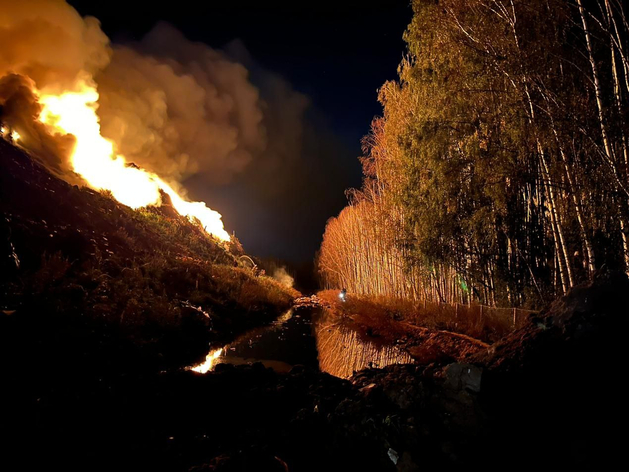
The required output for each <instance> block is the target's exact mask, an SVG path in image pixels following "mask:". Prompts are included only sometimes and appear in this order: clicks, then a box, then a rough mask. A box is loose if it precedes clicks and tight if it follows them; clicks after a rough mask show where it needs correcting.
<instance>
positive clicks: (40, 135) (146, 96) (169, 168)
mask: <svg viewBox="0 0 629 472" xmlns="http://www.w3.org/2000/svg"><path fill="white" fill-rule="evenodd" d="M0 44H2V48H1V50H0V107H1V110H0V111H1V115H0V120H2V128H3V137H4V138H5V139H9V140H12V141H15V142H17V143H19V145H20V146H22V147H24V148H25V149H27V150H29V151H31V152H33V154H34V155H36V156H38V158H39V159H41V161H42V162H43V163H44V164H45V165H46V166H47V167H48V168H49V169H50V170H51V171H53V172H54V173H55V174H56V175H58V176H62V177H63V178H64V179H65V180H67V181H68V182H71V183H82V184H87V185H88V186H90V187H91V188H93V189H96V190H109V191H110V192H112V194H113V195H114V197H115V198H116V199H117V200H118V201H120V202H121V203H123V204H125V205H128V206H130V207H132V208H139V207H143V206H147V205H158V204H159V203H160V201H161V195H163V194H164V193H165V194H167V195H168V196H169V197H170V200H171V201H172V205H173V206H174V207H175V208H176V209H177V211H178V212H179V213H180V214H182V215H184V216H189V217H194V218H197V219H198V220H199V221H200V222H201V224H202V226H203V227H204V228H205V229H206V231H207V232H208V233H210V234H212V235H214V236H215V237H216V238H218V239H219V240H222V241H227V240H229V235H228V233H227V232H226V231H225V230H224V228H223V223H222V221H221V215H220V214H219V213H217V212H215V211H213V210H211V209H210V208H208V207H207V206H206V205H205V204H204V203H202V202H190V201H188V200H187V199H186V197H185V189H184V188H183V187H182V186H181V182H182V181H183V180H184V179H185V178H187V177H189V176H191V175H198V174H203V175H204V176H208V179H209V180H210V181H214V182H221V181H227V180H229V179H230V178H231V177H232V176H233V175H234V174H235V173H238V172H241V171H242V170H243V169H244V168H245V167H246V166H247V165H248V164H249V163H250V162H251V161H252V160H253V159H254V158H255V157H256V156H258V155H259V154H260V152H261V151H262V150H264V149H265V148H266V147H267V138H268V137H267V133H266V129H265V127H264V126H263V124H262V120H263V111H262V110H263V109H264V104H263V103H262V102H261V100H260V97H259V93H258V90H257V89H256V88H255V87H254V86H253V85H252V84H251V83H250V81H249V78H248V71H247V70H246V69H245V67H244V66H242V65H240V64H238V63H236V62H233V61H232V60H230V59H228V58H227V57H226V56H225V55H223V54H222V53H220V52H218V51H215V50H213V49H211V48H209V47H207V46H205V45H202V44H196V43H192V42H190V41H188V40H187V39H186V38H185V37H183V35H182V34H181V33H179V32H178V31H177V30H175V29H174V28H172V27H170V26H168V25H166V24H160V25H157V26H156V27H155V28H154V29H153V31H152V32H151V33H149V34H148V35H147V36H146V38H144V40H143V41H142V42H141V43H138V44H136V45H132V46H112V45H111V44H110V42H109V39H108V38H107V36H106V35H105V34H104V33H103V32H102V31H101V29H100V24H99V22H98V20H97V19H95V18H91V17H86V18H82V17H81V16H80V15H79V14H78V13H77V12H76V11H75V10H74V9H73V8H72V7H71V6H70V5H68V4H67V3H66V2H65V1H62V0H28V1H24V2H14V1H7V0H0Z"/></svg>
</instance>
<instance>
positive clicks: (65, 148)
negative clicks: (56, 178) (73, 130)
mask: <svg viewBox="0 0 629 472" xmlns="http://www.w3.org/2000/svg"><path fill="white" fill-rule="evenodd" d="M33 89H34V83H33V81H32V80H31V79H29V78H28V77H25V76H23V75H17V74H8V75H5V76H4V77H2V78H0V104H2V115H3V116H2V117H1V118H2V121H3V126H4V127H6V128H7V129H11V130H18V132H19V134H20V136H22V139H24V140H25V141H26V142H28V143H29V148H30V149H31V151H33V153H34V155H35V156H36V157H37V158H38V159H40V160H42V159H43V162H44V163H45V164H46V165H47V166H48V167H49V168H50V169H51V170H53V171H54V173H56V174H57V175H60V176H61V175H67V174H68V171H69V169H70V166H69V163H68V160H69V158H70V155H71V153H72V149H73V148H74V143H75V139H74V136H71V135H67V134H50V132H49V130H48V129H47V127H46V126H45V125H44V124H43V123H41V122H40V121H39V120H38V119H37V118H38V116H39V114H40V113H41V110H42V107H41V105H40V104H39V102H38V100H37V96H36V95H35V93H34V92H33Z"/></svg>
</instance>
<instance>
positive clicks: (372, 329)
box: [311, 290, 489, 367]
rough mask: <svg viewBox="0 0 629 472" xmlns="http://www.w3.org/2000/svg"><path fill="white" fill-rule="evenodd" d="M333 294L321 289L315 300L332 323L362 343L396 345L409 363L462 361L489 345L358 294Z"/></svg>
mask: <svg viewBox="0 0 629 472" xmlns="http://www.w3.org/2000/svg"><path fill="white" fill-rule="evenodd" d="M336 294H337V292H335V291H332V290H328V291H325V292H321V293H320V295H321V297H317V298H316V301H315V302H316V303H319V304H321V305H322V306H324V307H325V309H326V311H327V312H328V313H329V314H330V316H329V322H330V323H331V324H334V325H337V326H344V327H345V328H346V329H348V330H351V331H353V332H356V333H357V334H358V335H359V336H360V338H361V339H362V340H363V341H364V342H368V343H374V344H376V345H378V344H379V345H381V346H396V349H397V350H398V351H401V352H403V353H404V355H406V356H407V358H408V360H407V362H409V363H410V362H416V363H419V364H426V365H427V364H432V363H442V364H443V363H449V362H457V361H458V362H463V361H465V360H466V359H467V358H468V357H470V356H472V355H473V354H476V353H478V352H481V351H484V350H485V349H487V348H488V347H489V344H487V343H485V342H483V341H480V340H478V339H475V338H473V337H471V336H467V335H465V334H461V333H455V332H451V331H445V330H442V329H437V328H435V327H433V328H426V327H422V326H417V325H415V324H411V323H409V322H407V321H404V316H402V315H400V316H397V315H396V313H397V312H395V311H393V312H392V311H391V308H390V307H388V306H386V305H380V304H378V303H376V302H374V301H371V300H365V299H360V298H357V297H350V298H349V299H348V301H347V302H341V301H339V299H338V297H337V296H336ZM311 303H314V302H311ZM398 318H399V319H398ZM387 364H388V363H387ZM382 365H386V364H381V365H380V366H382ZM365 367H366V366H365Z"/></svg>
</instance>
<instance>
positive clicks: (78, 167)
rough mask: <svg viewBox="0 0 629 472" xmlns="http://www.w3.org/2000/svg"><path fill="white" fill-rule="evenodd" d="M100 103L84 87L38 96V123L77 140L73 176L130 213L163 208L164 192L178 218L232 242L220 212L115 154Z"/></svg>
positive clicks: (91, 92)
mask: <svg viewBox="0 0 629 472" xmlns="http://www.w3.org/2000/svg"><path fill="white" fill-rule="evenodd" d="M98 98H99V96H98V91H97V90H96V88H95V87H93V86H90V85H87V84H82V85H81V86H80V91H79V92H65V93H62V94H61V95H47V94H43V95H41V96H40V103H41V104H42V106H43V109H42V112H41V114H40V116H39V120H40V121H41V122H43V123H46V124H47V125H49V126H51V127H52V128H54V129H56V130H58V131H62V132H64V133H68V134H72V135H74V136H75V137H76V146H75V148H74V151H73V154H72V166H73V168H74V171H75V172H77V173H78V174H80V175H81V176H82V177H83V178H84V179H85V180H86V181H87V182H88V183H89V185H90V186H92V187H93V188H95V189H97V190H101V189H104V190H109V191H111V193H112V194H113V196H114V198H116V200H118V201H119V202H120V203H123V204H125V205H127V206H130V207H131V208H140V207H143V206H147V205H157V204H159V203H160V200H161V198H160V193H159V190H160V189H161V190H162V191H164V192H165V193H167V194H168V195H169V196H170V198H171V200H172V203H173V206H174V207H175V209H176V210H177V211H178V212H179V213H180V214H182V215H184V216H186V217H188V218H192V217H195V218H197V219H198V220H199V221H200V222H201V224H202V225H203V227H204V228H205V230H206V231H207V232H208V233H210V234H212V235H213V236H215V237H216V238H218V239H219V240H221V241H228V240H229V234H228V233H227V232H226V231H225V229H224V227H223V222H222V220H221V214H220V213H218V212H216V211H214V210H211V209H210V208H208V207H207V206H206V205H205V203H203V202H189V201H186V200H184V199H183V198H182V197H181V196H179V194H177V192H176V191H175V190H174V189H173V188H172V187H171V186H170V185H168V184H166V183H165V182H164V181H163V180H162V179H160V178H159V177H158V176H157V175H155V174H153V173H151V172H148V171H145V170H143V169H138V168H136V167H132V166H128V165H127V161H126V160H125V158H124V157H123V156H121V155H118V154H116V152H115V146H114V143H112V142H111V141H109V140H108V139H106V138H104V137H102V136H101V134H100V122H99V119H98V115H97V114H96V109H97V107H98Z"/></svg>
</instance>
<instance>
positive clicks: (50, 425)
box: [0, 142, 629, 471]
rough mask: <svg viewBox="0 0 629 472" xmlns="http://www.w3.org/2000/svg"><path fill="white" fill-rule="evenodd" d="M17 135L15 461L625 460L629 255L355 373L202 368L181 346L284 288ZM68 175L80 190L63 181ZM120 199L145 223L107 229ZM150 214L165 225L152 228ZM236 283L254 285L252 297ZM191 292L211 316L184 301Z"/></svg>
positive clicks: (11, 293)
mask: <svg viewBox="0 0 629 472" xmlns="http://www.w3.org/2000/svg"><path fill="white" fill-rule="evenodd" d="M6 146H8V144H6V143H3V142H0V151H1V152H0V157H1V158H2V161H1V162H2V166H3V169H2V170H3V172H2V173H1V174H0V185H1V186H0V192H2V199H1V200H0V202H1V203H0V208H1V209H2V211H3V216H4V218H5V220H4V221H5V222H6V223H4V224H5V226H3V230H4V231H5V232H4V233H3V237H6V242H7V244H6V246H4V249H5V253H3V254H2V256H3V260H2V263H3V272H2V284H3V285H2V290H3V291H2V295H3V299H2V303H3V306H2V307H1V308H2V311H0V376H1V378H2V383H1V388H0V418H1V428H0V448H1V449H2V450H1V454H0V469H2V470H38V469H44V468H45V469H61V470H66V471H71V470H165V471H166V470H168V471H171V470H173V471H186V470H198V471H211V470H217V471H229V470H248V471H249V470H251V471H253V470H255V471H263V470H279V471H284V470H290V471H314V470H317V471H318V470H322V469H323V470H345V471H347V470H366V471H369V470H374V471H387V470H391V471H395V470H398V471H415V470H437V469H439V470H443V469H446V470H448V469H454V468H457V469H461V468H463V467H465V468H472V467H473V468H483V469H485V470H498V469H500V470H503V469H505V468H508V469H515V470H523V469H531V468H533V467H535V468H543V469H550V468H561V469H568V468H570V469H587V470H591V469H598V470H606V469H611V468H612V466H615V465H616V464H617V463H622V462H621V459H622V457H623V454H622V453H623V448H622V446H623V445H624V435H623V434H622V430H623V427H624V424H625V419H626V416H627V414H626V413H627V409H626V406H625V405H626V403H625V402H624V401H623V398H621V395H622V393H624V389H623V388H622V379H623V378H624V372H625V359H626V348H625V345H626V332H627V316H628V315H629V299H628V298H627V294H628V293H629V279H627V277H626V276H625V275H624V274H617V273H600V274H599V275H598V276H597V277H596V278H595V280H594V281H593V282H592V283H590V284H589V285H586V286H581V287H577V288H575V289H573V290H572V291H571V293H570V294H569V295H568V296H566V297H564V298H562V299H561V300H559V301H557V302H556V303H555V304H554V305H553V306H551V307H550V308H549V309H547V310H545V311H544V312H542V313H541V314H539V315H535V316H533V317H530V318H529V319H528V320H527V322H526V324H525V326H524V327H522V328H521V329H519V330H517V331H515V332H513V333H511V334H510V335H508V336H506V337H505V338H503V339H501V340H500V341H498V342H497V343H495V344H493V345H492V346H490V347H489V349H482V350H478V352H476V353H475V354H471V355H469V356H467V357H465V359H460V360H458V361H456V362H452V361H451V360H444V359H443V358H441V359H433V360H431V363H424V364H420V365H396V366H389V367H387V368H384V369H368V370H364V371H361V372H359V373H357V374H356V375H355V376H354V377H353V378H352V379H351V380H350V381H345V380H340V379H337V378H334V377H331V376H329V375H327V374H323V373H320V372H317V371H313V370H307V369H304V368H301V367H299V366H298V367H295V368H294V369H293V370H292V371H291V372H290V373H289V374H277V373H275V372H273V371H272V370H269V369H265V368H264V367H263V366H262V365H260V364H256V365H253V366H239V367H232V366H219V367H217V369H216V371H215V372H210V373H208V374H205V375H201V374H196V373H194V372H190V371H183V370H181V369H178V368H177V366H182V365H186V364H187V363H188V362H189V361H190V360H191V359H193V358H196V357H198V355H199V353H200V347H201V346H202V345H205V346H206V347H207V344H206V343H207V342H208V340H209V339H210V338H212V336H216V337H220V336H226V334H225V333H228V332H234V331H235V328H234V326H235V325H237V326H242V325H243V324H242V323H240V322H238V321H237V320H238V319H243V318H242V317H244V318H245V319H248V320H252V319H253V320H255V321H258V322H259V321H261V320H262V317H258V315H260V314H262V313H267V314H268V316H271V314H272V313H273V310H271V309H270V307H272V306H277V305H275V304H276V303H277V300H278V298H277V296H278V295H275V298H274V297H272V296H271V295H269V293H270V292H271V289H270V288H269V287H267V286H264V285H263V282H261V281H259V280H258V279H257V278H252V277H250V276H249V275H247V274H246V273H245V272H243V271H242V270H241V269H239V268H237V267H235V266H234V269H235V271H236V272H235V274H237V275H233V274H232V272H226V271H227V269H224V268H223V269H220V268H216V267H219V266H220V265H219V264H214V263H208V262H207V259H209V258H210V255H211V254H223V255H222V256H220V257H223V256H224V257H226V258H227V259H226V260H227V261H229V260H233V257H232V256H230V255H229V251H226V250H224V249H221V248H219V247H217V246H216V245H215V244H214V245H213V246H212V245H210V243H209V242H207V243H206V242H204V241H205V240H203V239H201V240H199V239H194V238H193V239H190V242H191V244H192V246H186V247H194V248H195V249H194V252H192V253H187V254H181V253H180V252H177V251H176V250H175V249H174V247H175V245H176V244H179V243H180V242H181V241H182V238H183V237H189V235H190V234H191V232H192V233H193V230H188V229H187V227H186V229H183V230H179V229H178V230H177V231H178V232H174V233H169V231H171V229H172V225H173V224H174V223H173V222H172V220H170V219H163V218H161V217H160V218H158V219H157V220H155V219H153V217H151V216H150V215H149V216H147V215H136V214H134V213H131V212H130V213H128V214H127V212H129V210H127V209H125V208H124V207H121V206H120V205H118V204H116V203H115V202H113V200H111V199H110V198H108V197H107V196H104V195H100V194H94V192H91V191H88V190H84V189H79V188H75V187H72V186H68V185H67V184H65V183H63V182H61V181H58V180H55V179H54V178H52V177H50V178H49V176H48V175H47V174H46V172H45V170H43V169H42V168H40V167H37V165H36V164H34V163H32V162H31V161H29V160H28V159H27V156H24V155H22V154H21V153H19V152H17V151H14V150H12V149H9V150H7V149H6ZM32 166H36V167H32ZM51 189H52V190H54V192H51ZM62 191H65V192H67V193H68V195H66V196H65V197H64V198H62V199H56V198H57V197H56V196H57V195H58V194H59V192H62ZM90 195H91V196H90ZM8 198H11V199H12V200H7V199H8ZM16 199H17V200H16ZM100 199H102V203H94V202H96V201H98V202H101V200H100ZM68 202H70V203H72V205H74V206H76V209H75V211H69V209H68V208H65V207H64V205H66V204H67V203H68ZM84 204H85V205H86V206H85V207H84V206H83V205H84ZM64 208H65V209H64ZM104 208H110V209H111V211H112V212H113V213H115V214H116V215H118V214H119V215H121V216H120V219H121V221H122V222H125V223H126V224H128V225H129V229H128V230H125V233H126V234H127V235H128V237H129V240H126V239H125V237H124V236H123V233H119V228H120V225H118V226H116V225H112V227H111V228H110V230H108V229H107V225H108V224H109V223H107V222H111V221H112V220H111V219H109V217H102V216H101V215H100V213H103V212H102V209H104ZM104 213H107V212H106V211H105V212H104ZM42 219H44V220H45V223H44V222H42V221H40V220H42ZM67 219H70V222H71V223H72V224H71V225H68V228H67V229H66V230H63V228H62V226H63V225H66V224H68V223H65V221H66V220H67ZM154 224H157V225H158V226H157V227H156V226H154ZM181 224H183V223H181ZM81 225H85V226H84V227H83V226H81ZM71 226H78V227H79V229H82V228H85V229H86V230H87V228H92V229H93V231H94V234H97V233H98V234H100V233H101V231H102V233H103V234H104V235H105V236H104V237H105V238H107V239H106V241H108V247H109V251H111V253H112V254H109V253H107V249H105V247H106V246H104V242H102V241H105V240H104V239H102V238H101V239H100V240H99V238H96V237H91V235H92V233H90V237H87V236H85V237H84V236H76V237H74V238H75V239H72V238H70V239H69V240H65V239H63V238H60V239H58V240H57V239H56V238H57V236H56V235H58V234H60V232H61V231H62V230H63V231H76V228H72V227H71ZM7 228H8V229H9V230H7ZM178 228H180V227H179V226H178ZM49 230H52V231H49ZM55 231H56V232H55ZM81 232H83V231H81ZM134 232H137V234H136V233H134ZM145 232H146V233H147V234H148V233H150V236H148V237H149V238H156V241H158V242H159V244H158V243H153V242H151V244H150V245H149V246H147V247H143V246H142V244H143V243H142V238H143V237H144V236H143V234H144V233H145ZM50 234H53V236H52V237H51V236H50ZM63 234H65V233H63ZM69 234H70V233H69ZM116 234H118V236H116ZM169 234H170V235H172V237H170V236H168V237H165V236H164V235H169ZM116 238H119V239H116ZM92 239H94V240H95V241H96V242H94V241H92ZM99 241H101V242H99ZM124 241H127V242H124ZM129 241H131V242H132V243H133V244H131V243H129ZM3 243H4V240H3ZM160 244H163V245H164V246H163V248H162V249H163V250H160V251H153V248H154V247H156V246H159V245H160ZM183 246H185V245H183ZM121 247H122V248H121ZM96 248H98V251H96ZM204 248H205V249H204ZM71 250H76V253H75V254H74V255H72V254H71V253H70V251H71ZM182 250H183V251H188V249H185V248H184V249H182ZM126 251H128V252H126ZM190 251H193V250H192V249H190ZM205 251H207V252H205ZM13 252H15V253H16V254H17V255H18V257H19V259H20V262H21V265H20V267H19V268H18V267H16V266H15V264H14V262H15V258H14V257H13V256H12V254H13ZM44 253H45V254H44ZM104 253H105V254H109V255H108V256H103V254H104ZM46 254H58V256H55V257H52V258H51V257H48V256H46ZM99 254H100V256H98V257H97V255H99ZM199 254H203V256H202V257H200V256H199ZM4 256H6V258H4ZM183 256H186V257H187V258H189V259H192V261H190V260H189V259H185V260H183V261H182V260H181V257H183ZM206 256H207V257H206ZM217 257H218V256H217ZM156 259H158V260H162V261H165V262H164V263H162V262H160V263H159V264H157V265H154V264H155V262H154V260H156ZM201 259H202V260H201ZM42 260H43V261H45V263H44V262H42ZM177 261H180V262H177ZM216 262H217V261H216ZM145 264H148V265H147V266H145ZM222 267H229V265H228V264H223V265H222ZM147 268H151V270H150V271H148V270H147ZM171 269H172V270H171ZM221 271H222V272H221ZM129 272H131V273H132V274H134V276H133V277H130V278H127V275H124V276H123V275H122V274H127V273H129ZM190 274H192V275H194V277H192V276H190V277H192V278H189V275H190ZM230 274H231V275H230ZM232 278H233V280H232ZM217 279H218V280H220V281H221V283H219V282H217ZM112 280H113V281H115V282H117V283H113V282H111V281H112ZM234 280H235V282H234ZM104 281H107V282H106V283H105V282H104ZM230 281H231V282H230ZM197 285H198V288H197ZM225 285H227V286H229V289H225V288H224V286H225ZM191 287H194V289H192V288H191ZM221 287H222V288H221ZM235 287H236V288H235ZM243 287H248V288H247V290H246V291H243ZM260 287H262V288H260ZM129 293H131V294H132V296H129ZM184 296H185V297H184ZM236 296H237V297H240V299H242V297H245V298H246V297H249V298H248V302H247V304H248V306H249V308H250V309H249V311H247V310H246V308H245V306H244V305H242V304H240V305H239V304H238V303H237V302H236V301H235V300H236ZM265 297H267V298H265ZM289 298H290V297H289ZM182 299H183V300H188V299H191V300H192V301H194V304H195V306H201V307H203V309H204V310H205V312H207V313H208V317H205V315H203V314H200V313H199V312H198V311H197V310H192V311H193V312H189V311H187V310H186V309H184V307H182V306H181V305H180V304H178V303H175V301H174V300H179V301H181V300H182ZM260 299H263V300H266V302H264V303H263V302H260V301H259V300H260ZM281 299H282V298H280V300H281ZM265 303H266V304H267V305H266V308H265ZM252 307H254V308H252ZM230 310H231V311H230ZM121 313H125V317H122V316H121ZM155 313H158V314H159V317H158V318H157V319H154V318H152V317H153V316H155ZM230 313H233V315H230ZM239 313H240V315H239ZM246 313H248V314H249V317H248V318H247V317H246V316H245V315H244V314H246ZM252 316H253V318H252ZM230 317H233V318H234V320H231V323H230V322H229V321H230ZM130 320H131V321H133V323H131V322H130ZM210 321H212V323H211V324H210ZM208 333H210V334H208ZM212 333H213V334H212ZM165 340H166V341H167V342H166V341H165Z"/></svg>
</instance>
